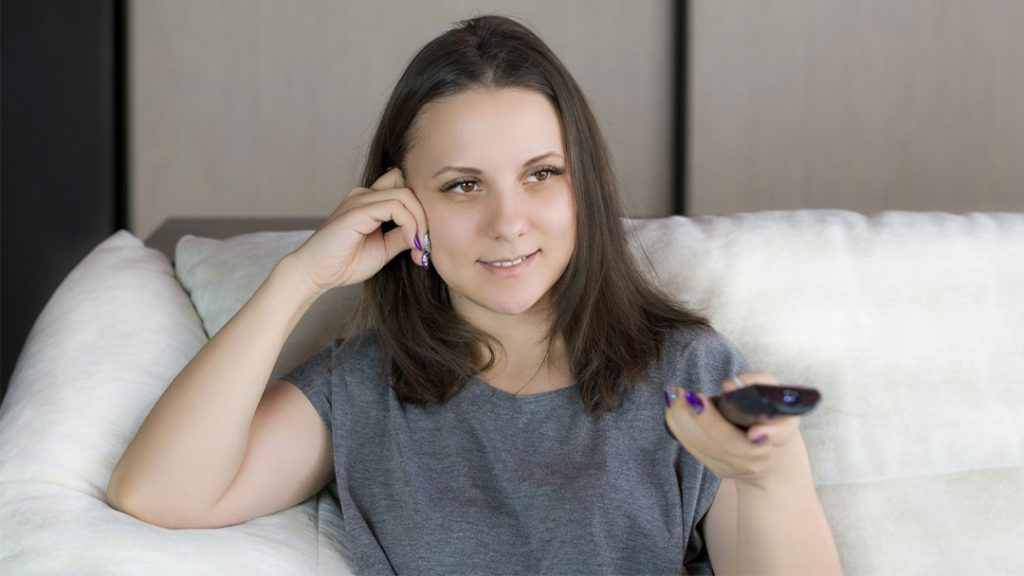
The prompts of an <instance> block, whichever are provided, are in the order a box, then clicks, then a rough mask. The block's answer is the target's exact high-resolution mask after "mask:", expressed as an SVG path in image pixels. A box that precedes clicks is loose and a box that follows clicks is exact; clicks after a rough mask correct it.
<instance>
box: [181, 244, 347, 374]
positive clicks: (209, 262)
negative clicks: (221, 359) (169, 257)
mask: <svg viewBox="0 0 1024 576" xmlns="http://www.w3.org/2000/svg"><path fill="white" fill-rule="evenodd" d="M312 234H313V231H312V230H300V231H289V232H254V233H248V234H240V235H238V236H234V237H231V238H227V239H224V240H218V239H213V238H203V237H200V236H194V235H191V234H186V235H184V236H182V238H181V239H180V240H179V241H178V244H177V245H176V246H175V252H174V261H175V267H176V269H177V270H176V273H177V276H178V279H179V280H180V282H181V284H182V286H184V287H185V290H186V291H187V292H188V294H189V296H190V297H191V299H192V303H193V304H194V305H195V308H196V311H198V312H199V317H200V318H201V319H202V322H203V327H204V328H205V330H206V333H207V334H209V336H210V337H211V338H212V337H213V335H214V334H216V333H217V332H218V331H219V330H220V329H221V328H222V327H224V325H225V324H227V323H228V321H229V320H230V319H231V317H232V316H234V315H235V313H237V312H238V311H239V310H240V309H241V308H242V306H244V305H245V303H246V302H248V301H249V299H250V298H252V295H253V294H255V293H256V290H257V289H258V288H259V287H260V285H261V284H262V283H263V282H264V281H265V280H266V279H267V277H268V276H270V273H271V271H272V270H273V269H274V266H276V265H277V263H278V262H279V261H280V260H281V259H282V258H284V257H285V256H287V255H288V254H289V253H290V252H292V251H293V250H295V249H296V248H298V247H299V246H300V245H302V243H303V242H305V241H306V239H307V238H309V237H310V236H311V235H312ZM361 299H362V284H361V283H360V284H353V285H351V286H340V287H338V288H334V289H332V290H329V291H327V292H326V293H324V294H322V295H321V296H320V298H318V299H317V300H316V302H314V303H313V305H312V306H310V308H309V310H307V311H306V313H305V314H304V315H303V317H302V319H301V320H300V321H299V323H298V324H296V326H295V328H294V329H293V330H292V333H291V335H290V336H289V337H288V339H287V340H286V341H285V343H284V345H283V346H282V348H281V353H280V354H279V355H278V358H277V362H276V363H275V365H274V369H273V370H272V371H271V375H270V378H269V380H268V384H269V383H270V382H274V381H276V380H277V379H278V378H280V377H281V376H283V375H284V374H285V373H287V372H288V370H290V369H291V368H292V367H294V366H296V365H298V364H299V363H301V362H302V361H303V360H305V359H306V358H308V357H310V356H311V355H313V354H314V353H315V352H317V351H319V350H320V349H321V348H323V347H324V346H326V345H327V344H328V343H330V342H331V340H333V339H334V338H337V337H344V336H348V335H349V333H350V331H351V329H352V328H353V321H354V319H355V315H356V311H357V309H358V306H359V302H360V300H361Z"/></svg>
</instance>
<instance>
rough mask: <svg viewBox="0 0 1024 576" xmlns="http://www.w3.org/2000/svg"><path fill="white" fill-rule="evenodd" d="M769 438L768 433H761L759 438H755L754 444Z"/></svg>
mask: <svg viewBox="0 0 1024 576" xmlns="http://www.w3.org/2000/svg"><path fill="white" fill-rule="evenodd" d="M767 439H768V435H767V434H761V435H760V436H758V437H757V438H754V444H760V443H762V442H764V441H765V440H767Z"/></svg>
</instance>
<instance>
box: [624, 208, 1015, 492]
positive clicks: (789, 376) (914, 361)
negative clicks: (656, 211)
mask: <svg viewBox="0 0 1024 576" xmlns="http://www.w3.org/2000/svg"><path fill="white" fill-rule="evenodd" d="M629 224H630V226H629V228H630V230H631V231H632V232H634V233H635V234H636V241H635V242H634V244H633V247H634V249H635V250H636V253H637V254H638V255H639V257H640V258H643V256H642V255H640V252H639V250H638V249H639V248H641V247H642V248H643V249H644V251H645V252H646V254H647V256H648V257H649V258H650V260H651V261H652V263H653V264H654V269H653V270H649V271H648V273H649V274H652V276H653V277H655V278H657V281H658V282H659V283H660V284H662V285H663V286H664V287H665V288H666V289H667V290H668V291H669V292H671V293H672V294H674V295H675V296H676V297H677V298H679V299H681V300H685V301H689V302H690V303H691V304H693V305H694V306H697V307H701V308H705V309H706V311H707V314H708V315H709V316H710V317H711V318H712V320H713V322H714V324H715V326H716V328H717V329H718V330H719V331H721V332H722V333H723V334H725V335H726V336H728V337H729V338H731V339H732V340H733V341H734V342H735V343H736V344H737V346H738V347H739V348H740V349H741V350H742V351H743V352H744V354H745V355H746V356H747V359H748V360H749V361H750V363H751V366H752V367H753V369H754V370H763V371H767V372H771V373H773V374H774V375H775V376H776V377H777V378H778V380H779V382H782V383H792V384H795V385H807V386H813V387H816V388H818V389H820V390H821V391H822V401H821V403H820V405H819V407H818V408H817V409H816V410H815V411H814V412H811V413H810V414H808V415H806V416H805V417H803V418H802V419H801V430H802V432H803V435H804V439H805V441H806V443H807V449H808V453H809V455H810V456H811V460H812V464H813V467H814V475H815V482H816V483H817V484H818V485H826V484H833V483H842V482H868V481H879V480H894V479H900V478H913V477H923V476H934V475H939V474H948V473H955V472H964V471H968V470H976V469H994V468H1003V467H1019V466H1021V465H1022V462H1024V454H1022V446H1024V424H1022V419H1021V418H1020V416H1019V415H1020V406H1022V405H1024V387H1022V386H1021V385H1020V375H1021V374H1024V354H1022V353H1021V351H1022V350H1024V307H1021V306H1020V295H1021V294H1024V265H1022V263H1024V214H1011V213H970V214H964V215H956V214H948V213H940V212H931V213H929V212H898V211H892V212H883V213H879V214H876V215H873V216H864V215H861V214H858V213H855V212H849V211H844V210H792V211H771V212H752V213H739V214H732V215H728V216H705V217H698V218H691V219H686V218H682V217H678V216H676V217H670V218H662V219H650V220H634V221H631V222H630V223H629Z"/></svg>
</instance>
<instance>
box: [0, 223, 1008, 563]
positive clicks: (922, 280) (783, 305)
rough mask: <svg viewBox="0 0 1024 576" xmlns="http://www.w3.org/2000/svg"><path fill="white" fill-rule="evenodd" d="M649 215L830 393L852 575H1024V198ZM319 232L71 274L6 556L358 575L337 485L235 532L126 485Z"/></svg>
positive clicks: (657, 260)
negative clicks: (172, 411)
mask: <svg viewBox="0 0 1024 576" xmlns="http://www.w3.org/2000/svg"><path fill="white" fill-rule="evenodd" d="M627 225H628V227H629V228H630V229H631V230H633V231H635V233H636V237H635V238H636V240H635V241H634V244H633V245H632V246H633V248H634V249H639V248H641V247H642V248H643V250H644V252H645V253H646V254H647V256H648V257H649V258H650V261H651V262H652V264H653V265H654V268H653V270H651V271H650V272H649V273H651V274H654V275H655V277H656V278H657V281H658V282H659V283H660V284H661V285H662V286H664V287H665V288H666V289H667V290H668V291H670V292H671V293H673V294H675V295H676V296H677V297H679V298H682V299H684V300H686V301H688V302H689V303H691V304H692V305H695V306H699V307H702V308H703V309H704V310H705V311H706V313H707V314H709V315H710V317H711V318H712V321H713V323H714V324H715V326H716V327H717V328H718V329H719V330H720V331H721V332H723V333H724V334H725V335H727V336H728V337H730V338H731V339H733V341H735V342H736V343H737V345H738V346H739V347H740V349H741V350H743V352H744V353H745V354H746V356H747V357H748V359H749V360H750V362H751V364H752V365H753V366H754V367H755V369H758V370H766V371H769V372H772V373H774V374H775V375H776V376H777V377H778V378H779V380H780V381H781V382H786V383H794V384H802V385H809V386H814V387H817V388H818V389H820V390H821V391H822V402H821V404H820V406H819V408H818V409H817V410H816V411H814V412H812V413H811V414H809V415H807V416H805V417H804V418H803V420H802V426H801V430H802V433H803V435H804V438H805V440H806V443H807V447H808V450H809V452H810V457H811V461H812V465H813V469H814V477H815V481H816V484H817V486H818V493H819V495H820V497H821V500H822V503H823V505H824V508H825V511H826V513H827V515H828V518H829V520H830V523H831V525H832V528H833V531H834V534H835V537H836V540H837V545H838V548H839V550H840V553H841V556H842V562H843V566H844V568H845V571H846V573H847V574H984V575H989V574H1024V551H1022V549H1021V547H1020V546H1021V543H1022V542H1024V514H1022V513H1024V449H1022V447H1024V418H1022V415H1024V304H1022V302H1021V296H1022V295H1024V214H1011V213H969V214H948V213H917V212H884V213H879V214H876V215H872V216H864V215H860V214H856V213H853V212H846V211H839V210H803V211H779V212H758V213H741V214H732V215H728V216H715V217H701V218H682V217H671V218H660V219H645V220H627ZM311 232H312V231H311V230H306V231H296V232H262V233H254V234H244V235H240V236H235V237H233V238H230V239H227V240H213V239H208V238H200V237H196V236H185V237H183V238H182V239H181V241H180V242H179V243H178V245H177V250H176V254H175V266H174V267H172V265H171V263H170V261H169V260H168V259H167V258H166V257H165V256H164V255H163V254H162V253H160V252H158V251H156V250H153V249H151V248H147V247H145V246H144V245H143V243H142V242H141V241H140V240H139V239H138V238H136V237H135V236H133V235H132V234H131V233H129V232H128V231H125V230H121V231H119V232H117V233H115V234H114V235H112V236H111V237H110V238H108V239H107V240H105V241H104V242H102V243H101V244H99V245H98V246H97V247H96V248H95V249H94V250H93V251H92V252H91V253H90V254H89V255H88V256H87V257H86V258H85V259H83V261H82V262H81V263H80V264H79V265H78V266H77V267H76V268H75V269H74V270H73V271H72V272H71V273H70V274H69V275H68V276H67V278H66V279H65V280H64V282H63V283H62V284H61V285H60V287H59V288H58V290H57V291H56V293H55V294H54V295H53V297H52V298H51V299H50V301H49V303H48V304H47V306H46V308H45V309H44V310H43V312H42V313H41V314H40V316H39V318H38V319H37V321H36V323H35V325H34V326H33V328H32V331H31V333H30V335H29V337H28V340H27V342H26V344H25V347H24V350H23V352H22V354H21V357H20V358H19V361H18V364H17V367H16V369H15V371H14V375H13V377H12V380H11V383H10V384H11V385H10V389H9V391H8V394H7V398H6V400H5V402H4V403H3V405H2V407H0V574H11V575H35V574H71V573H74V574H96V575H100V574H103V575H112V574H113V575H117V574H147V575H160V574H189V575H191V574H245V575H256V574H274V575H281V574H285V575H287V574H317V575H319V574H349V573H351V572H350V570H349V569H348V567H347V561H346V558H347V551H346V548H345V538H344V529H343V524H342V522H341V513H340V510H339V508H338V505H337V502H336V500H335V498H334V496H333V494H332V491H331V490H330V489H325V490H323V491H322V492H321V493H320V494H318V495H317V496H316V497H313V498H311V499H310V500H308V501H306V502H304V503H302V504H300V505H298V506H295V507H294V508H291V509H289V510H285V511H283V512H280V513H278V514H273V515H270V516H265V517H262V518H258V519H256V520H253V521H251V522H247V523H245V524H240V525H237V526H231V527H227V528H223V529H218V530H168V529H163V528H159V527H156V526H151V525H147V524H145V523H143V522H140V521H138V520H136V519H134V518H132V517H130V516H128V515H126V514H122V513H120V512H117V511H115V510H113V509H111V508H109V507H108V506H107V505H106V503H105V488H106V485H107V480H108V479H109V476H110V473H111V471H112V469H113V467H114V465H115V464H116V462H117V460H118V459H119V458H120V456H121V454H122V453H123V451H124V449H125V447H126V446H127V445H128V442H129V441H130V440H131V438H132V437H133V436H134V434H135V431H136V430H137V429H138V427H139V425H140V424H141V423H142V420H143V419H144V418H145V416H146V414H147V413H148V412H149V410H150V408H151V407H152V406H153V404H154V403H155V402H156V401H157V399H158V398H159V397H160V395H161V393H162V392H163V391H164V389H165V388H166V386H167V385H168V384H169V383H170V381H171V380H172V379H173V378H174V376H175V375H176V374H177V373H178V371H179V370H180V369H181V368H182V367H183V366H184V365H185V364H186V363H187V362H188V361H189V360H190V359H191V358H192V356H193V355H194V354H195V353H196V352H197V351H198V350H199V349H200V348H201V347H202V345H203V344H204V342H206V340H207V338H208V336H207V335H208V334H213V333H215V332H216V331H217V330H219V329H220V328H221V327H222V326H223V325H224V323H225V322H227V320H228V319H229V318H230V317H231V315H233V314H234V313H235V312H236V311H237V310H238V308H240V307H241V306H242V304H243V303H244V302H246V301H247V299H248V298H249V297H250V296H251V294H252V293H253V292H254V291H255V290H256V288H257V286H258V285H259V284H260V282H262V281H263V279H264V278H265V277H266V275H267V274H268V273H269V271H270V269H271V267H272V266H273V265H274V263H276V262H277V260H278V259H279V258H281V257H282V256H284V255H285V254H286V253H288V252H290V251H291V250H293V249H294V248H295V247H297V246H298V245H299V244H301V243H302V241H303V240H305V238H307V237H308V236H309V234H310V233H311ZM637 254H638V255H639V252H637ZM358 297H359V287H358V286H353V287H345V288H340V289H337V290H334V291H332V292H330V293H328V294H326V295H325V296H323V297H322V298H321V299H320V300H318V301H317V303H316V304H315V305H314V306H313V307H312V308H311V309H310V310H309V312H308V313H307V314H306V316H305V317H304V318H303V320H302V321H301V322H300V324H299V325H298V327H297V328H296V329H295V332H294V333H293V334H292V336H291V338H290V339H289V341H288V342H287V343H286V345H285V347H284V349H283V350H282V353H281V355H280V357H279V358H278V361H277V365H276V366H275V368H274V372H273V374H272V377H271V381H272V380H274V379H276V377H277V376H279V375H281V374H283V373H284V372H285V371H286V370H287V369H288V368H290V367H291V366H293V365H295V364H297V363H298V362H300V361H301V360H302V359H304V358H305V357H306V356H308V355H309V354H311V353H312V352H314V351H316V350H318V349H319V348H320V347H321V346H323V345H324V344H325V343H326V342H327V341H328V340H329V339H330V338H332V337H333V335H335V334H342V333H344V330H345V327H346V322H348V320H350V319H351V317H352V314H353V312H354V310H355V305H356V302H357V299H358ZM330 488H335V487H334V486H333V485H332V486H331V487H330Z"/></svg>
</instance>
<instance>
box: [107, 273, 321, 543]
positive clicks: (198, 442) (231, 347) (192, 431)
mask: <svg viewBox="0 0 1024 576" xmlns="http://www.w3.org/2000/svg"><path fill="white" fill-rule="evenodd" d="M291 256H292V254H289V255H288V256H286V257H285V258H283V259H282V260H281V261H280V262H278V264H277V265H276V266H275V267H274V269H273V271H272V272H271V274H270V275H269V276H268V277H267V279H266V280H265V281H264V282H263V284H261V285H260V287H259V288H258V289H257V290H256V292H255V293H254V294H253V296H252V298H250V299H249V301H248V302H246V304H245V305H244V306H243V307H242V308H241V309H240V310H239V311H238V312H237V313H236V314H235V315H234V316H233V317H232V318H231V320H230V321H228V323H227V324H225V325H224V327H223V328H222V329H221V330H220V331H219V332H217V334H215V335H214V337H213V338H212V339H210V341H209V342H207V343H206V344H205V345H204V346H203V348H202V349H201V350H199V352H198V353H197V354H196V355H195V357H194V358H193V359H192V360H191V361H190V362H189V363H188V365H186V366H185V368H183V369H182V371H181V372H180V373H179V374H178V376H177V377H175V379H174V380H173V381H172V382H171V384H170V386H169V387H168V388H167V390H166V391H165V392H164V394H163V396H161V397H160V400H159V401H158V402H157V403H156V405H154V407H153V409H152V411H151V412H150V414H149V416H147V418H146V420H145V421H144V422H143V424H142V426H141V427H140V428H139V431H138V433H137V434H136V436H135V438H134V439H133V440H132V442H131V444H129V445H128V448H127V450H126V451H125V453H124V455H123V456H122V457H121V460H120V461H119V462H118V464H117V466H116V467H115V469H114V472H113V474H112V475H111V477H110V482H109V484H108V487H107V500H108V503H109V504H110V505H111V506H112V507H114V508H117V509H119V510H122V511H125V512H128V513H130V514H132V515H134V516H136V517H139V518H141V519H143V520H146V521H151V522H154V523H156V522H159V523H161V524H177V525H187V524H188V523H190V522H195V521H197V519H200V518H204V517H205V515H206V514H207V513H208V512H209V511H210V510H211V509H212V507H213V505H214V504H215V503H216V502H217V501H218V499H219V498H220V497H221V495H223V494H224V493H225V491H226V490H227V488H228V486H229V485H230V484H231V482H232V480H233V479H234V478H235V476H236V474H237V473H238V471H239V468H240V465H241V463H242V459H243V456H244V455H245V452H246V446H247V445H248V441H249V430H250V424H251V423H252V421H253V416H254V414H255V412H256V408H257V406H258V405H259V403H260V399H261V398H262V396H263V393H264V390H265V388H266V385H267V382H268V380H269V378H270V374H271V372H272V370H273V368H274V365H275V363H276V362H277V358H278V356H279V354H280V352H281V348H282V347H283V346H284V342H285V340H286V339H287V338H288V336H289V335H290V334H291V332H292V330H293V329H294V328H295V326H296V324H298V322H299V320H300V319H301V318H302V316H303V314H305V312H306V311H307V310H308V309H309V307H310V306H311V305H312V304H313V302H315V301H316V299H317V298H318V297H319V295H320V294H321V293H322V292H321V291H319V290H317V289H315V288H314V287H313V285H312V284H310V282H309V281H308V279H307V278H305V277H303V276H302V275H301V274H299V273H298V271H297V269H295V268H294V267H293V266H294V263H293V259H292V258H291Z"/></svg>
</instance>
